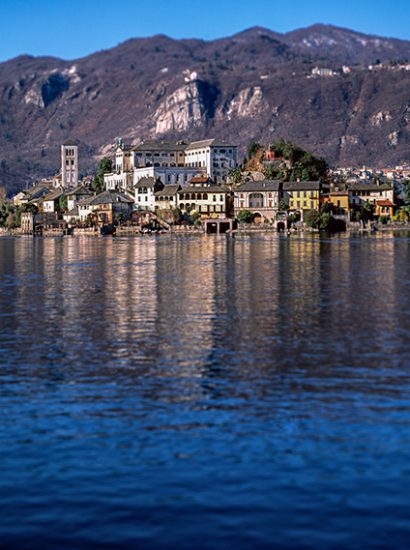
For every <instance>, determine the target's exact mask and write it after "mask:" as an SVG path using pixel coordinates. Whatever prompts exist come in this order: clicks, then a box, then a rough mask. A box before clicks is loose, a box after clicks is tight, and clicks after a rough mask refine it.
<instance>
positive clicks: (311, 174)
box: [272, 139, 328, 181]
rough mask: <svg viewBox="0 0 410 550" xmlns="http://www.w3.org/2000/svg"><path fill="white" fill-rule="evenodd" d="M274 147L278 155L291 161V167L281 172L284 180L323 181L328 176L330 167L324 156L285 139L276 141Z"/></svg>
mask: <svg viewBox="0 0 410 550" xmlns="http://www.w3.org/2000/svg"><path fill="white" fill-rule="evenodd" d="M272 149H273V150H274V151H275V153H276V154H277V156H279V157H282V158H283V159H285V160H287V161H289V163H290V169H289V170H282V172H281V174H280V176H281V179H283V180H284V181H298V180H300V181H317V180H319V181H323V180H324V179H325V178H326V174H327V168H328V167H327V163H326V161H325V160H324V159H323V158H321V157H315V156H314V155H312V153H309V152H308V151H305V150H303V149H302V148H301V147H299V146H298V145H296V144H294V143H292V142H291V141H286V140H284V139H281V140H279V141H277V142H276V143H274V144H273V146H272ZM278 176H279V174H278Z"/></svg>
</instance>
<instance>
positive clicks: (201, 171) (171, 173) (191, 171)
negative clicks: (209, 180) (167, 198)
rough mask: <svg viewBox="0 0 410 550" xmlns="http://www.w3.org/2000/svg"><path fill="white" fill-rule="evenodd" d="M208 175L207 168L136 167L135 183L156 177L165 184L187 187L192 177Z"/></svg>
mask: <svg viewBox="0 0 410 550" xmlns="http://www.w3.org/2000/svg"><path fill="white" fill-rule="evenodd" d="M206 175H207V172H206V168H188V167H171V166H169V167H168V166H166V167H156V166H148V167H145V168H135V169H134V185H135V184H137V183H138V182H139V181H140V179H142V178H154V179H156V180H160V181H161V182H162V183H163V184H164V185H180V186H181V187H185V186H186V185H188V182H189V181H190V180H191V179H192V178H194V177H196V176H206Z"/></svg>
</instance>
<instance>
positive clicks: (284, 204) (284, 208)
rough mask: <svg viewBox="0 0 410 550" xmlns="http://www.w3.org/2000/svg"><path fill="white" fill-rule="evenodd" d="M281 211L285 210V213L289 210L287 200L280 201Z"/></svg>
mask: <svg viewBox="0 0 410 550" xmlns="http://www.w3.org/2000/svg"><path fill="white" fill-rule="evenodd" d="M279 210H285V211H287V210H289V205H288V203H287V202H286V201H285V200H283V199H281V200H280V201H279Z"/></svg>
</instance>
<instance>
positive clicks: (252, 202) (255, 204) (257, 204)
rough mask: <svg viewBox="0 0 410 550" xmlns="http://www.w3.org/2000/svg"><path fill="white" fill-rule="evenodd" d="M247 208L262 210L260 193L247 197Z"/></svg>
mask: <svg viewBox="0 0 410 550" xmlns="http://www.w3.org/2000/svg"><path fill="white" fill-rule="evenodd" d="M249 208H263V195H262V193H251V194H250V195H249Z"/></svg>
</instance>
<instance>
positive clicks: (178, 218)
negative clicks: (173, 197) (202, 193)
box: [172, 208, 184, 224]
mask: <svg viewBox="0 0 410 550" xmlns="http://www.w3.org/2000/svg"><path fill="white" fill-rule="evenodd" d="M172 217H173V219H174V223H175V224H179V223H181V222H182V220H183V219H184V215H183V214H182V212H181V210H180V209H179V208H174V209H173V210H172Z"/></svg>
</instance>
